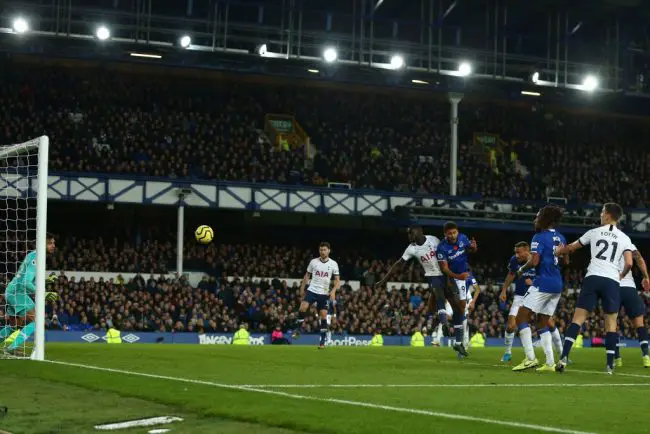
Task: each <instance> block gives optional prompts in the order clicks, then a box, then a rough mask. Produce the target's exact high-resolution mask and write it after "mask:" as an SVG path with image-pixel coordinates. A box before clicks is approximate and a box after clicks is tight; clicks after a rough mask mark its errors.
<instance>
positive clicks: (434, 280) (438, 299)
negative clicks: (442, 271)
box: [429, 277, 447, 324]
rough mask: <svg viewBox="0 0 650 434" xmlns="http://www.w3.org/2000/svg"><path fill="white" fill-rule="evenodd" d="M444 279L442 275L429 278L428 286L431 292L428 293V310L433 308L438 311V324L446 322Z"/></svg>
mask: <svg viewBox="0 0 650 434" xmlns="http://www.w3.org/2000/svg"><path fill="white" fill-rule="evenodd" d="M445 283H446V282H445V279H444V278H442V277H431V278H429V287H430V288H431V294H430V295H429V310H430V312H433V311H434V303H435V310H436V312H437V313H438V322H439V323H440V324H446V323H447V309H445Z"/></svg>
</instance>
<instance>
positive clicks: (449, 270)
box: [437, 222, 477, 356]
mask: <svg viewBox="0 0 650 434" xmlns="http://www.w3.org/2000/svg"><path fill="white" fill-rule="evenodd" d="M443 231H444V234H445V239H444V240H443V241H442V242H441V243H440V244H439V245H438V251H437V256H438V263H439V264H440V270H441V271H442V272H443V273H444V274H445V275H446V276H447V277H449V279H450V284H451V285H452V287H455V288H456V290H457V292H458V298H459V300H460V309H458V311H454V315H453V323H454V331H455V335H456V336H455V337H456V339H455V340H456V345H455V346H454V349H455V350H456V352H457V353H458V354H459V355H461V356H467V350H466V349H465V345H464V344H463V334H464V329H465V326H464V322H465V308H466V306H467V282H468V281H470V282H474V279H472V275H471V274H470V271H469V263H468V261H467V257H468V254H469V253H474V252H476V250H477V245H476V241H475V240H474V239H472V240H471V241H470V239H469V238H467V236H465V234H462V233H460V232H459V231H458V225H457V224H456V223H454V222H447V223H445V224H444V226H443Z"/></svg>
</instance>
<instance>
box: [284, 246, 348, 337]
mask: <svg viewBox="0 0 650 434" xmlns="http://www.w3.org/2000/svg"><path fill="white" fill-rule="evenodd" d="M330 251H331V248H330V243H328V242H322V243H320V246H319V247H318V252H319V254H320V256H319V257H318V258H314V259H312V260H311V261H310V262H309V265H308V266H307V272H305V276H304V277H303V279H302V283H301V284H300V298H302V303H300V309H299V310H298V319H296V323H295V325H294V331H293V336H292V337H293V338H294V339H297V338H298V337H299V336H300V331H299V329H300V326H301V325H302V323H303V322H304V321H305V317H306V316H307V309H309V307H310V306H311V305H312V304H314V303H316V308H317V309H318V313H319V315H320V344H319V346H318V348H325V341H326V339H327V331H328V327H327V306H328V303H329V302H330V301H331V302H334V300H336V291H337V290H338V289H339V286H340V285H341V279H340V277H339V264H337V263H336V261H335V260H334V259H332V258H330ZM332 279H334V286H333V287H332V290H331V291H330V284H331V281H332ZM308 283H309V286H307V284H308ZM305 286H307V292H305Z"/></svg>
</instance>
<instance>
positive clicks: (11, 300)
mask: <svg viewBox="0 0 650 434" xmlns="http://www.w3.org/2000/svg"><path fill="white" fill-rule="evenodd" d="M5 301H6V303H7V310H6V313H5V326H4V327H2V329H0V344H5V345H9V344H10V343H12V342H13V341H12V342H6V339H7V338H9V337H10V336H12V335H13V334H14V333H16V331H17V329H18V328H19V327H20V326H22V315H21V316H18V315H17V314H16V306H17V303H18V300H17V298H16V294H15V293H14V292H13V291H7V292H6V293H5ZM14 340H15V337H14Z"/></svg>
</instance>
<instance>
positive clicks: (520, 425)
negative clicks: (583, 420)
mask: <svg viewBox="0 0 650 434" xmlns="http://www.w3.org/2000/svg"><path fill="white" fill-rule="evenodd" d="M45 363H50V364H55V365H63V366H70V367H74V368H82V369H89V370H93V371H102V372H110V373H114V374H124V375H131V376H135V377H144V378H152V379H156V380H168V381H176V382H179V383H189V384H198V385H202V386H212V387H218V388H221V389H230V390H239V391H242V392H256V393H263V394H267V395H274V396H282V397H285V398H291V399H297V400H301V401H317V402H328V403H333V404H342V405H349V406H353V407H365V408H371V409H375V410H386V411H392V412H396V413H409V414H419V415H423V416H432V417H437V418H440V419H451V420H460V421H466V422H480V423H485V424H491V425H500V426H507V427H512V428H523V429H532V430H537V431H544V432H556V433H562V434H595V433H593V432H588V431H577V430H572V429H564V428H555V427H551V426H548V425H534V424H528V423H520V422H509V421H505V420H496V419H488V418H482V417H475V416H468V415H464V414H454V413H442V412H437V411H429V410H419V409H415V408H405V407H393V406H390V405H380V404H372V403H369V402H362V401H350V400H344V399H335V398H320V397H316V396H309V395H298V394H294V393H287V392H280V391H277V390H268V389H259V388H252V387H243V386H237V385H231V384H221V383H215V382H212V381H204V380H193V379H190V378H182V377H171V376H167V375H157V374H148V373H145V372H135V371H126V370H123V369H113V368H103V367H101V366H92V365H82V364H78V363H69V362H60V361H54V360H46V361H45Z"/></svg>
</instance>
